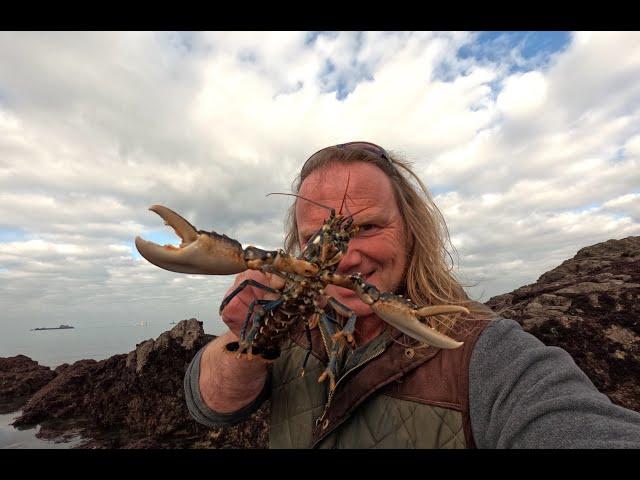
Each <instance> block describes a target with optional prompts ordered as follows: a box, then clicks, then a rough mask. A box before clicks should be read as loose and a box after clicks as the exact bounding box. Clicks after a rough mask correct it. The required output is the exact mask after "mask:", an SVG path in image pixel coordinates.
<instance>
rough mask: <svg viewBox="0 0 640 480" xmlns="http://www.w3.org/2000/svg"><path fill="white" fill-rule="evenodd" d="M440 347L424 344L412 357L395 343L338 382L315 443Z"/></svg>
mask: <svg viewBox="0 0 640 480" xmlns="http://www.w3.org/2000/svg"><path fill="white" fill-rule="evenodd" d="M438 351H439V350H438V349H436V348H432V347H429V348H425V349H422V350H418V351H416V353H415V355H414V357H413V358H411V359H409V358H407V357H406V356H405V355H404V347H403V346H401V345H399V344H397V343H392V344H391V345H390V346H389V347H387V349H386V351H385V353H384V354H382V355H380V356H379V357H376V358H374V359H373V360H371V361H370V362H369V363H367V364H365V365H363V366H362V367H361V368H360V369H359V370H357V371H355V372H354V373H352V374H351V378H349V379H348V380H347V381H346V382H347V383H346V385H342V386H340V385H339V386H338V388H337V389H336V392H335V394H334V397H333V399H332V401H331V404H330V406H329V409H328V410H327V412H326V414H325V416H324V420H323V421H322V422H320V423H319V424H318V425H315V426H314V428H313V445H312V447H315V446H316V445H317V444H318V443H319V442H320V441H321V440H322V439H323V438H325V437H326V436H327V435H328V434H329V433H331V432H332V431H333V430H334V429H335V428H337V427H338V426H339V425H340V424H342V422H344V421H345V420H346V419H347V418H348V417H349V415H350V414H351V412H353V411H354V410H355V409H356V408H357V407H358V406H359V405H360V404H362V403H363V402H364V401H365V400H366V399H367V398H368V397H369V396H370V395H371V394H373V393H375V392H376V391H377V390H379V389H381V388H382V387H384V386H386V385H388V384H389V383H391V382H393V381H394V380H396V379H397V378H400V377H402V376H403V375H406V374H407V373H408V372H410V371H412V370H414V369H415V368H417V367H419V366H420V365H422V364H423V363H425V362H426V361H427V360H429V359H431V358H432V357H433V356H434V355H436V354H437V353H438Z"/></svg>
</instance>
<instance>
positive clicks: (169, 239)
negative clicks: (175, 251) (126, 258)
mask: <svg viewBox="0 0 640 480" xmlns="http://www.w3.org/2000/svg"><path fill="white" fill-rule="evenodd" d="M140 236H141V237H142V238H143V239H145V240H148V241H150V242H154V243H157V244H158V245H173V246H175V247H177V246H178V245H180V237H178V236H177V235H176V234H175V233H174V232H173V230H171V229H169V230H166V229H163V230H147V231H145V232H143V233H141V234H140ZM129 246H130V247H131V249H132V251H133V258H135V259H140V258H142V256H141V255H140V254H139V253H138V250H137V249H136V246H135V243H134V242H131V245H129Z"/></svg>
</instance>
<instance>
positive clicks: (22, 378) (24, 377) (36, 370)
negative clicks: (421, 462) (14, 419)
mask: <svg viewBox="0 0 640 480" xmlns="http://www.w3.org/2000/svg"><path fill="white" fill-rule="evenodd" d="M55 376H56V373H55V372H54V371H53V370H51V369H50V368H49V367H45V366H43V365H39V364H38V362H36V361H34V360H31V359H30V358H29V357H26V356H24V355H18V356H15V357H8V358H0V414H3V413H9V412H14V411H16V410H18V409H19V408H20V407H22V405H24V404H25V403H26V401H27V400H28V399H29V397H30V396H31V395H33V394H34V393H35V392H37V391H38V390H39V389H40V388H42V387H43V386H45V385H46V384H47V383H49V382H50V381H51V380H53V378H55Z"/></svg>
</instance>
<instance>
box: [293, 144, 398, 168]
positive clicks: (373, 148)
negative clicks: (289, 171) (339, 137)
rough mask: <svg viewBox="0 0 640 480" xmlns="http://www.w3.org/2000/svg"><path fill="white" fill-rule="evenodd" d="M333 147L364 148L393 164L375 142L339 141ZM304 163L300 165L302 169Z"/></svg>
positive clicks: (346, 148) (385, 152)
mask: <svg viewBox="0 0 640 480" xmlns="http://www.w3.org/2000/svg"><path fill="white" fill-rule="evenodd" d="M334 147H335V148H343V149H345V150H364V151H366V152H369V153H373V154H375V155H377V156H378V157H380V158H382V159H384V160H386V161H387V162H389V165H391V166H393V162H392V161H391V157H390V156H389V154H388V153H387V151H386V150H385V149H384V148H382V147H381V146H380V145H376V144H375V143H371V142H349V143H340V144H338V145H334ZM325 148H328V147H325ZM325 148H321V149H320V150H318V151H317V152H316V153H314V154H313V155H311V156H310V157H309V158H308V159H307V161H306V162H304V165H306V164H307V163H308V162H309V160H311V159H312V158H313V157H315V156H316V155H317V154H318V153H320V152H321V151H322V150H324V149H325ZM304 165H303V166H302V168H303V169H304Z"/></svg>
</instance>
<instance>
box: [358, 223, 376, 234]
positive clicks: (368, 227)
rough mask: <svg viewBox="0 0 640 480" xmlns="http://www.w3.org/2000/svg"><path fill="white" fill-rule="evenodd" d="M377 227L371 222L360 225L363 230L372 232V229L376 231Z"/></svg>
mask: <svg viewBox="0 0 640 480" xmlns="http://www.w3.org/2000/svg"><path fill="white" fill-rule="evenodd" d="M377 228H378V226H377V225H373V224H371V223H365V224H363V225H360V231H361V232H372V231H375V230H376V229H377Z"/></svg>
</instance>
